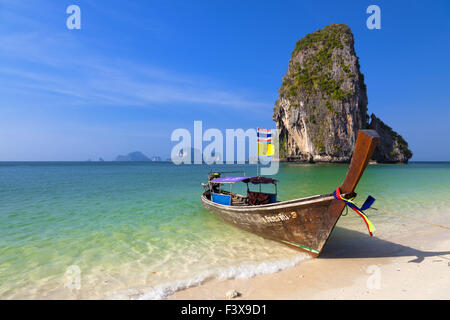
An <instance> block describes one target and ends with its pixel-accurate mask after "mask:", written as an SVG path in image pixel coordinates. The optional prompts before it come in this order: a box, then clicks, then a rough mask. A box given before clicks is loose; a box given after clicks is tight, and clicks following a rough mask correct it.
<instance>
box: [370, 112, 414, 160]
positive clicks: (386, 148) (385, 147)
mask: <svg viewBox="0 0 450 320" xmlns="http://www.w3.org/2000/svg"><path fill="white" fill-rule="evenodd" d="M370 119H371V121H370V125H369V128H370V129H374V130H376V131H377V132H378V134H379V135H380V141H381V142H382V143H380V144H379V145H378V146H377V148H376V149H375V152H374V154H373V156H372V158H373V159H374V160H376V161H377V162H394V163H395V162H403V163H406V162H408V160H409V159H410V158H411V157H412V152H411V150H409V149H408V143H407V142H406V141H405V140H404V139H403V137H402V136H401V135H399V134H398V133H397V132H395V131H394V130H392V128H391V127H389V126H388V125H386V124H385V123H384V122H383V121H381V120H380V119H378V118H377V117H376V116H375V115H374V114H372V115H371V116H370Z"/></svg>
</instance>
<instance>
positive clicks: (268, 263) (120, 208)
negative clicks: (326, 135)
mask: <svg viewBox="0 0 450 320" xmlns="http://www.w3.org/2000/svg"><path fill="white" fill-rule="evenodd" d="M347 167H348V166H347V165H344V164H320V165H319V164H314V165H311V164H282V165H281V167H280V171H279V173H278V174H277V175H276V177H275V178H277V179H279V180H280V183H279V186H278V191H279V199H281V200H287V199H292V198H298V197H303V196H309V195H313V194H321V193H330V192H332V191H333V190H334V189H335V188H336V187H337V186H338V185H339V184H340V182H341V181H342V179H343V178H344V176H345V173H346V170H347ZM210 169H211V167H209V166H206V165H204V166H203V165H190V166H186V165H185V166H175V165H173V164H171V163H114V162H105V163H89V162H86V163H67V162H66V163H0V235H1V236H0V298H35V297H38V298H68V299H70V298H162V297H164V296H166V295H167V294H170V293H171V292H172V291H173V290H176V289H179V288H183V287H186V286H190V285H194V284H198V283H201V282H202V281H204V280H206V279H210V278H230V277H250V276H253V275H255V274H259V273H267V272H275V271H277V270H280V269H283V268H287V267H290V266H293V265H295V264H296V263H298V262H299V261H301V260H303V259H305V258H307V255H304V254H302V253H299V252H297V251H294V250H292V249H290V248H288V247H285V246H283V245H281V244H278V243H275V242H272V241H269V240H265V239H262V238H260V237H258V236H254V235H252V234H249V233H246V232H244V231H240V230H237V229H235V228H233V227H231V226H229V225H227V224H225V223H223V222H221V221H220V220H218V219H217V218H215V217H213V216H212V215H211V214H209V213H208V212H207V211H206V210H204V209H203V207H202V205H201V203H200V194H201V192H202V187H201V185H200V183H201V182H204V181H205V179H206V176H207V174H208V172H209V170H210ZM214 169H215V170H219V171H220V170H223V171H230V170H245V171H246V174H247V175H252V174H255V172H256V168H255V166H250V165H234V166H225V165H224V166H215V167H214ZM266 188H269V187H266ZM238 189H239V188H235V187H234V188H233V191H239V190H238ZM243 190H244V188H242V191H243ZM357 192H358V198H357V202H358V203H359V204H361V203H362V202H363V201H364V199H365V197H366V196H367V195H368V194H369V193H370V194H371V195H373V196H374V197H375V198H377V201H376V203H375V205H374V206H375V207H376V208H379V209H383V210H389V211H393V212H396V213H399V214H404V215H410V216H414V217H420V218H422V219H427V220H429V221H432V222H435V223H439V222H440V221H441V220H442V221H443V220H444V217H448V215H449V214H450V213H449V209H448V208H449V202H450V200H449V194H450V163H411V164H408V165H371V166H369V167H368V169H367V170H366V172H365V174H364V176H363V178H362V179H361V181H360V184H359V185H358V188H357ZM368 213H369V216H370V218H371V220H372V222H373V223H374V224H375V226H376V228H377V229H382V230H384V232H389V231H392V232H398V230H397V229H396V227H395V226H396V221H397V219H401V218H397V217H392V216H388V215H385V214H382V213H380V212H377V211H368ZM339 224H340V226H344V227H345V226H347V227H349V228H353V229H356V230H358V231H360V232H366V230H365V226H364V223H363V222H362V220H360V218H359V217H358V216H356V215H355V214H353V213H351V212H349V214H348V216H346V217H343V218H341V220H340V222H339ZM71 266H72V267H71ZM73 266H76V267H75V270H78V268H79V270H80V272H81V276H80V281H81V282H80V288H79V289H74V288H73V286H72V287H71V286H70V284H69V282H68V280H69V279H71V278H70V275H69V272H70V270H74V269H73V268H74V267H73ZM68 268H69V269H68ZM71 288H72V289H71Z"/></svg>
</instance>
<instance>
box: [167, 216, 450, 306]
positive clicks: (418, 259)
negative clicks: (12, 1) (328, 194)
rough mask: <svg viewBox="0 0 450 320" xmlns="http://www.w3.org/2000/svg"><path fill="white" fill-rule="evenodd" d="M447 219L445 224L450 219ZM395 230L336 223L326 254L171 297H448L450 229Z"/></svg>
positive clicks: (417, 226)
mask: <svg viewBox="0 0 450 320" xmlns="http://www.w3.org/2000/svg"><path fill="white" fill-rule="evenodd" d="M446 220H447V223H446V224H447V225H448V224H449V223H448V222H449V221H450V219H446ZM399 229H401V230H399V231H401V232H399V233H398V234H399V235H393V233H395V234H397V233H396V232H392V230H389V232H386V231H385V232H384V233H383V231H382V232H380V233H379V234H376V236H375V237H373V238H370V237H369V236H368V235H367V234H364V233H362V232H360V231H355V230H350V229H347V228H342V227H339V226H338V227H336V229H335V230H334V231H333V234H332V236H331V237H330V239H329V242H328V243H327V245H326V247H325V249H324V251H323V253H322V255H321V256H320V257H319V258H317V259H310V260H306V261H303V262H301V263H299V264H298V265H297V266H295V267H293V268H290V269H286V270H282V271H280V272H277V273H274V274H265V275H258V276H255V277H253V278H249V279H229V280H211V281H208V282H205V283H204V284H202V285H200V286H197V287H191V288H187V289H185V290H182V291H178V292H175V293H174V294H173V295H171V296H169V297H168V299H194V300H197V299H199V300H207V299H225V297H226V293H227V292H228V291H229V290H236V291H238V292H239V293H240V294H241V296H240V297H238V298H236V300H239V299H243V300H245V299H289V300H296V299H300V300H308V299H449V298H450V231H449V230H445V229H442V228H437V227H433V226H430V225H423V224H418V223H415V222H410V221H405V223H402V224H401V225H399Z"/></svg>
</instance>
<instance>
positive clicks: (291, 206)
mask: <svg viewBox="0 0 450 320" xmlns="http://www.w3.org/2000/svg"><path fill="white" fill-rule="evenodd" d="M378 140H379V136H378V134H377V132H376V131H374V130H360V131H359V132H358V137H357V140H356V146H355V150H354V152H353V156H352V160H351V162H350V166H349V169H348V172H347V175H346V176H345V178H344V181H343V182H342V184H341V186H340V187H339V188H337V189H336V191H335V192H334V193H329V194H321V195H315V196H310V197H306V198H299V199H294V200H288V201H277V192H276V183H277V180H275V179H272V178H268V177H262V176H255V177H245V176H241V177H236V176H225V177H223V176H221V174H219V173H210V176H209V177H208V183H207V184H203V187H204V189H205V190H204V192H203V194H202V197H201V201H202V204H203V206H204V207H205V208H206V209H207V210H208V211H210V212H211V213H212V214H214V215H215V216H217V217H219V218H220V219H222V220H223V221H225V222H227V223H229V224H231V225H233V226H235V227H238V228H240V229H243V230H246V231H249V232H252V233H254V234H257V235H260V236H262V237H265V238H268V239H272V240H276V241H280V242H282V243H284V244H286V245H288V246H291V247H293V248H296V249H300V250H302V251H306V252H307V253H309V254H310V255H312V256H313V257H317V256H319V254H320V253H321V251H322V249H323V247H324V246H325V243H326V242H327V240H328V238H329V236H330V234H331V232H332V231H333V229H334V227H335V225H336V223H337V221H338V219H339V217H340V216H341V214H342V211H343V210H344V208H345V206H346V205H348V206H349V207H350V208H352V209H353V210H354V211H356V212H357V213H358V214H359V215H360V216H361V217H362V218H363V219H364V221H365V222H366V224H367V226H368V228H369V232H370V234H371V235H372V232H371V231H372V230H371V227H372V226H371V224H370V221H368V219H367V217H366V216H365V215H364V213H363V212H362V211H363V210H365V209H367V208H368V207H370V205H371V204H372V203H373V201H374V200H375V199H373V198H372V197H370V196H369V198H368V199H367V200H366V202H365V203H364V205H363V206H362V207H361V208H358V207H357V206H356V205H355V204H354V203H353V201H352V200H353V198H354V197H356V193H355V192H354V190H355V188H356V186H357V184H358V182H359V180H360V178H361V176H362V174H363V173H364V170H365V169H366V167H367V164H368V163H369V160H370V158H371V156H372V154H373V152H374V150H375V147H376V145H377V143H378ZM237 182H243V183H246V184H247V196H244V195H241V194H237V193H233V192H232V185H233V184H234V183H237ZM249 183H251V184H254V185H261V184H274V185H275V193H265V192H261V189H260V191H259V192H255V191H250V189H249V187H248V184H249ZM224 184H229V185H230V191H225V190H223V189H222V185H224Z"/></svg>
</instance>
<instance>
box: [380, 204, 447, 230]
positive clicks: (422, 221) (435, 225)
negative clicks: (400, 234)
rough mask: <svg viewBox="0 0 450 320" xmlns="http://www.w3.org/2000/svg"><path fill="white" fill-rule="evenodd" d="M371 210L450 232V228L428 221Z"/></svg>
mask: <svg viewBox="0 0 450 320" xmlns="http://www.w3.org/2000/svg"><path fill="white" fill-rule="evenodd" d="M371 209H373V210H377V211H379V212H381V213H386V214H390V215H393V216H397V217H401V218H404V219H409V220H413V221H416V222H419V223H423V224H428V225H430V226H434V227H438V228H442V229H446V230H450V227H447V226H444V225H442V224H437V223H432V222H428V221H425V220H421V219H416V218H413V217H409V216H404V215H401V214H398V213H395V212H390V211H386V210H384V209H383V210H380V209H376V208H371Z"/></svg>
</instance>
